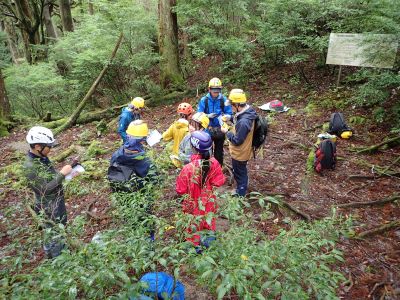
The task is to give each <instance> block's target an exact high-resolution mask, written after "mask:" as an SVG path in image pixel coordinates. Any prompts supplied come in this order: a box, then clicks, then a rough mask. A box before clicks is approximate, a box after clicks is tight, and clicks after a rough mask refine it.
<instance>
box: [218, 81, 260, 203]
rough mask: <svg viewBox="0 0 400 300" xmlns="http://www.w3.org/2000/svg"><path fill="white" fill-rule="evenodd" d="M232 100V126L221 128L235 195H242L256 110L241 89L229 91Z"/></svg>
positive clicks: (250, 153)
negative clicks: (225, 138)
mask: <svg viewBox="0 0 400 300" xmlns="http://www.w3.org/2000/svg"><path fill="white" fill-rule="evenodd" d="M229 100H230V101H231V102H232V107H233V111H234V113H235V117H234V122H233V123H234V124H235V126H234V128H232V131H229V130H228V129H226V128H224V127H223V128H222V129H221V130H222V132H223V133H226V137H227V138H228V141H229V152H230V154H231V157H232V168H233V177H234V178H235V181H236V184H237V187H236V195H238V196H241V197H244V196H245V195H246V192H247V186H248V183H249V177H248V175H247V162H248V161H249V160H250V158H251V155H252V153H253V147H252V142H253V133H254V124H255V119H256V118H257V113H256V111H255V110H254V109H253V108H252V107H251V106H250V105H248V104H247V98H246V94H245V93H244V92H243V90H241V89H233V90H232V91H231V92H230V93H229Z"/></svg>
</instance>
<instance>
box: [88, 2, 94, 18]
mask: <svg viewBox="0 0 400 300" xmlns="http://www.w3.org/2000/svg"><path fill="white" fill-rule="evenodd" d="M89 15H91V16H93V15H94V6H93V2H92V0H89Z"/></svg>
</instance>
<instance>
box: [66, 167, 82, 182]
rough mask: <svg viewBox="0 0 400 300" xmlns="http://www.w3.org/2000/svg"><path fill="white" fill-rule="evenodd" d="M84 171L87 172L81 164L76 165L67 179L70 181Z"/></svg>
mask: <svg viewBox="0 0 400 300" xmlns="http://www.w3.org/2000/svg"><path fill="white" fill-rule="evenodd" d="M83 172H85V169H84V168H83V167H82V166H81V165H76V166H75V167H73V168H72V171H71V173H69V174H68V175H67V176H65V180H68V181H69V180H71V179H72V178H74V177H76V176H78V175H79V174H81V173H83Z"/></svg>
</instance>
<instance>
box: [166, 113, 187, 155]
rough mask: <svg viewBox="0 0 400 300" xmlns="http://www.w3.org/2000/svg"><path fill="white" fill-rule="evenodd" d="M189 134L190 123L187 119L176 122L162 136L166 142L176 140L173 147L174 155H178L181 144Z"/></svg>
mask: <svg viewBox="0 0 400 300" xmlns="http://www.w3.org/2000/svg"><path fill="white" fill-rule="evenodd" d="M188 133H189V122H188V121H187V120H185V119H179V120H178V121H175V122H174V123H173V124H172V125H171V126H170V127H169V128H168V129H167V130H166V131H165V132H164V133H163V135H162V137H163V139H164V140H165V141H170V140H174V145H173V146H172V153H173V154H175V155H178V153H179V144H180V143H181V141H182V140H183V138H184V137H185V135H187V134H188Z"/></svg>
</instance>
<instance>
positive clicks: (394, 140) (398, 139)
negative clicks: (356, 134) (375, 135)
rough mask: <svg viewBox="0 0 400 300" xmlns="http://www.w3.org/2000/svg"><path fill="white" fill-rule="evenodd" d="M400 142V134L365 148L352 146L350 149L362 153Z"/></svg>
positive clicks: (372, 151)
mask: <svg viewBox="0 0 400 300" xmlns="http://www.w3.org/2000/svg"><path fill="white" fill-rule="evenodd" d="M398 143H400V135H399V136H395V137H393V138H390V139H387V140H385V141H383V142H381V143H379V144H376V145H372V146H370V147H364V148H352V149H350V150H351V151H355V152H356V153H357V154H360V153H374V152H376V151H378V150H379V148H380V147H382V146H385V145H389V144H398Z"/></svg>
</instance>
